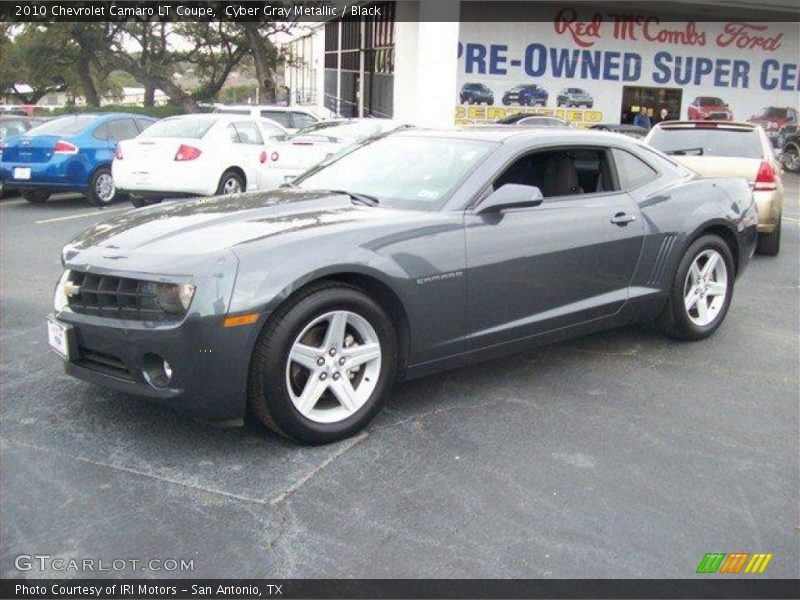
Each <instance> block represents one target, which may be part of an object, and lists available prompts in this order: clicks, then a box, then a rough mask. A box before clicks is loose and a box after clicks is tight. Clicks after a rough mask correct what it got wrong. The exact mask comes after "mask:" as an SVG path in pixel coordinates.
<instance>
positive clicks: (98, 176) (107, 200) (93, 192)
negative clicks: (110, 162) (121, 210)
mask: <svg viewBox="0 0 800 600" xmlns="http://www.w3.org/2000/svg"><path fill="white" fill-rule="evenodd" d="M106 178H110V181H111V186H112V188H113V185H114V179H113V177H112V176H111V169H109V168H108V167H100V168H99V169H97V170H96V171H95V172H94V174H93V175H92V178H91V179H90V180H89V189H88V190H87V192H86V199H87V200H88V201H89V204H91V205H92V206H109V205H110V204H111V203H112V202H114V200H116V199H117V190H116V188H113V189H112V191H111V193H110V195H103V194H101V193H100V191H99V190H98V184H99V182H100V181H107V179H106Z"/></svg>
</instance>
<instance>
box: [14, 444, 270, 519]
mask: <svg viewBox="0 0 800 600" xmlns="http://www.w3.org/2000/svg"><path fill="white" fill-rule="evenodd" d="M2 440H3V442H4V443H6V444H9V445H11V446H17V447H19V448H28V449H30V450H36V451H39V452H47V453H48V454H53V455H55V456H58V457H60V458H67V459H71V460H75V461H78V462H82V463H85V464H89V465H93V466H96V467H105V468H107V469H113V470H115V471H122V472H123V473H127V474H128V475H138V476H139V477H148V478H150V479H156V480H158V481H163V482H165V483H169V484H171V485H177V486H180V487H184V488H189V489H193V490H197V491H201V492H205V493H207V494H215V495H217V496H225V497H226V498H231V499H233V500H239V501H241V502H252V503H255V504H266V503H267V502H266V501H265V500H264V499H262V498H251V497H249V496H243V495H241V494H234V493H232V492H226V491H224V490H219V489H216V488H212V487H207V486H204V485H198V484H197V483H189V482H187V481H180V480H178V479H173V478H171V477H164V476H163V475H156V474H154V473H147V472H146V471H140V470H139V469H133V468H131V467H124V466H121V465H112V464H109V463H104V462H101V461H97V460H92V459H90V458H85V457H83V456H75V455H74V454H66V453H64V452H60V451H56V450H53V449H51V448H47V447H45V446H38V445H36V444H29V443H27V442H18V441H16V440H10V439H8V438H2Z"/></svg>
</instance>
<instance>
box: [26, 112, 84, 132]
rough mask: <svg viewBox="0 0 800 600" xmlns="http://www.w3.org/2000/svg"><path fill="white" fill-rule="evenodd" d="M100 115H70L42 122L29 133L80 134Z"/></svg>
mask: <svg viewBox="0 0 800 600" xmlns="http://www.w3.org/2000/svg"><path fill="white" fill-rule="evenodd" d="M98 118H99V117H97V116H95V115H78V116H75V115H69V116H67V117H59V118H57V119H53V120H52V121H48V122H47V123H42V124H41V125H38V126H37V127H34V128H33V129H31V130H30V131H28V135H78V134H80V133H82V132H83V130H84V129H86V128H87V127H89V126H90V125H92V124H93V123H95V122H96V121H97V120H98Z"/></svg>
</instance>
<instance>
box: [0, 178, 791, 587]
mask: <svg viewBox="0 0 800 600" xmlns="http://www.w3.org/2000/svg"><path fill="white" fill-rule="evenodd" d="M785 182H786V184H787V200H786V204H787V205H786V208H785V209H784V221H783V227H784V230H783V246H782V249H781V254H780V256H779V257H777V258H764V257H756V258H755V259H754V261H753V263H752V264H751V266H750V268H749V270H748V271H747V272H746V273H745V274H744V276H743V277H742V278H741V279H740V280H739V282H738V283H737V288H736V291H735V294H734V299H733V304H732V308H731V310H730V313H729V314H728V317H727V321H726V322H725V324H724V325H723V327H722V329H721V330H720V331H719V332H718V333H717V335H715V336H714V337H713V338H711V339H710V340H707V341H705V342H700V343H695V344H686V343H678V342H674V341H671V340H668V339H665V338H663V337H661V336H660V335H658V334H657V333H655V332H654V331H652V330H650V329H649V328H648V327H645V326H635V327H628V328H625V329H621V330H617V331H612V332H608V333H603V334H599V335H594V336H591V337H587V338H583V339H578V340H574V341H570V342H565V343H561V344H558V345H555V346H551V347H547V348H543V349H538V350H532V351H530V352H528V353H525V354H520V355H516V356H513V357H511V358H506V359H501V360H495V361H493V362H488V363H484V364H481V365H478V366H474V367H472V368H469V369H462V370H458V371H453V372H449V373H446V374H444V375H438V376H434V377H430V378H426V379H422V380H418V381H413V382H409V383H406V384H403V385H401V386H400V387H398V388H397V390H396V392H395V393H394V395H393V397H392V399H391V401H390V403H389V405H388V407H387V409H386V410H384V412H383V413H382V414H381V415H380V416H379V417H378V418H377V419H376V421H375V422H374V423H373V424H372V426H371V427H369V429H368V431H367V432H366V433H365V434H362V435H360V436H358V437H355V438H353V439H351V440H348V441H345V442H342V443H339V444H335V445H331V446H326V447H318V448H305V447H299V446H296V445H293V444H291V443H288V442H285V441H283V440H281V439H279V438H277V437H275V436H274V435H272V434H271V433H269V432H268V431H266V430H265V429H264V428H262V427H260V426H258V425H256V424H254V423H250V424H247V425H246V426H245V427H244V428H238V429H220V428H215V427H211V426H208V425H205V424H202V423H198V422H195V421H192V420H190V419H188V418H186V417H184V416H182V415H179V414H175V413H173V412H171V411H170V410H167V409H163V408H159V407H156V406H154V405H152V404H149V403H147V402H145V401H142V400H139V399H137V398H131V397H127V396H125V395H121V394H118V393H115V392H111V391H107V390H103V389H99V388H95V387H92V386H91V385H89V384H87V383H83V382H80V381H77V380H73V379H71V378H69V377H67V376H66V375H64V374H63V372H62V368H61V365H60V359H59V358H58V357H57V356H56V355H55V354H54V353H53V352H51V351H50V350H49V349H48V346H47V341H46V332H45V325H44V318H45V315H46V314H47V313H48V312H49V311H50V309H51V308H52V290H53V286H54V284H55V282H56V280H57V279H58V277H59V275H60V273H61V265H60V262H59V256H60V249H61V247H62V245H63V244H64V243H65V242H66V241H68V240H69V239H70V238H71V237H72V236H73V235H74V234H76V233H77V232H79V231H80V230H82V229H84V228H86V227H88V226H90V225H92V224H94V223H96V222H98V221H101V220H102V219H104V218H105V217H106V216H107V215H109V214H113V213H114V212H115V211H122V210H125V209H126V208H127V204H118V205H115V206H113V207H111V208H109V209H105V210H103V211H100V210H98V209H93V208H90V207H88V206H87V205H86V204H85V202H84V201H83V200H82V199H81V198H76V197H70V198H66V199H59V200H53V201H51V202H49V203H47V204H46V205H43V206H33V205H29V204H27V203H25V202H24V201H23V200H20V199H14V198H10V199H6V200H3V201H0V225H1V231H2V240H1V241H0V244H1V245H0V249H1V250H2V264H1V266H2V276H1V277H2V279H0V291H1V292H2V296H1V297H0V313H1V315H0V316H1V320H2V333H1V334H0V351H1V353H2V357H1V362H2V382H1V383H0V395H1V396H2V420H1V425H0V428H1V431H0V435H1V439H2V445H1V446H0V458H1V460H2V463H1V464H2V470H1V475H2V487H1V493H2V503H1V504H2V511H1V514H0V517H1V519H0V538H1V539H2V541H1V542H0V544H1V547H0V572H1V573H2V576H4V577H19V576H23V577H60V576H65V575H66V576H75V575H81V576H91V575H92V573H85V572H84V573H80V574H78V573H74V572H66V573H64V572H57V571H54V570H52V569H48V570H45V571H40V570H39V569H37V568H34V569H31V570H27V571H20V570H17V569H16V568H15V558H16V557H17V556H18V555H33V554H46V555H50V556H52V557H61V558H76V559H83V558H90V559H95V560H98V559H103V560H104V561H109V562H110V561H111V560H113V559H124V560H131V559H136V560H142V561H146V560H149V559H161V560H164V559H176V560H181V559H184V560H193V565H194V569H193V570H192V571H163V570H161V571H158V570H144V571H141V570H131V568H130V567H126V569H125V570H123V571H121V572H118V573H113V572H112V573H109V572H105V573H100V574H97V573H95V574H94V575H95V576H97V575H101V576H109V575H123V574H128V575H135V576H144V577H175V576H185V577H533V578H536V577H563V578H573V577H647V578H658V577H676V578H682V577H693V576H694V574H695V569H696V568H697V565H698V563H699V562H700V560H701V559H702V558H703V556H704V555H705V553H707V552H769V553H773V555H774V557H773V559H772V562H771V563H770V564H769V567H768V569H767V571H766V573H765V576H772V577H797V576H798V575H800V570H799V567H798V565H800V542H799V541H798V536H800V525H798V521H797V519H798V517H797V498H798V489H800V472H799V467H800V397H799V394H798V390H799V389H800V337H799V335H798V333H799V332H800V323H799V322H798V320H799V319H800V311H799V310H798V306H799V305H800V261H799V260H798V257H799V256H800V177H798V176H795V175H789V174H787V175H785Z"/></svg>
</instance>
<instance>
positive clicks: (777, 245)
mask: <svg viewBox="0 0 800 600" xmlns="http://www.w3.org/2000/svg"><path fill="white" fill-rule="evenodd" d="M780 250H781V215H780V214H779V215H778V222H777V224H776V225H775V229H773V230H772V233H759V234H758V245H757V246H756V253H757V254H763V255H764V256H778V252H780Z"/></svg>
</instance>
